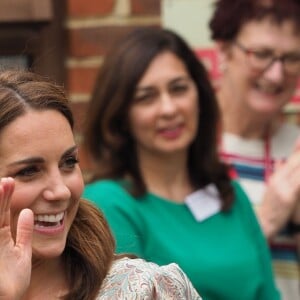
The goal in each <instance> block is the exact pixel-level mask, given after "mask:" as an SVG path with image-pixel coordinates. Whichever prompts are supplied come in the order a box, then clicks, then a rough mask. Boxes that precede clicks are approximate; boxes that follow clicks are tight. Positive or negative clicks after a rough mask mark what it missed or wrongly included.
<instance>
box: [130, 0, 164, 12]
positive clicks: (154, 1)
mask: <svg viewBox="0 0 300 300" xmlns="http://www.w3.org/2000/svg"><path fill="white" fill-rule="evenodd" d="M130 1H131V13H132V14H133V15H160V3H161V1H160V0H130Z"/></svg>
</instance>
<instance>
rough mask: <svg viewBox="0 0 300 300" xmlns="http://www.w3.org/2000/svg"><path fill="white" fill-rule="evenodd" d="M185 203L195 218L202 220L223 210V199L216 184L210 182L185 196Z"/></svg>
mask: <svg viewBox="0 0 300 300" xmlns="http://www.w3.org/2000/svg"><path fill="white" fill-rule="evenodd" d="M185 204H186V205H187V207H188V208H189V210H190V211H191V213H192V214H193V216H194V218H195V219H196V220H197V221H199V222H201V221H203V220H205V219H207V218H209V217H211V216H213V215H215V214H217V213H218V212H219V211H220V210H221V199H220V195H219V192H218V190H217V188H216V186H215V185H214V184H212V183H211V184H209V185H207V186H206V187H204V188H203V189H200V190H198V191H196V192H194V193H192V194H190V195H188V196H187V197H186V198H185Z"/></svg>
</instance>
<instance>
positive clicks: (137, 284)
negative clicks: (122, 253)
mask: <svg viewBox="0 0 300 300" xmlns="http://www.w3.org/2000/svg"><path fill="white" fill-rule="evenodd" d="M98 299H99V300H105V299H187V300H191V299H192V300H194V299H195V300H196V299H201V298H200V296H199V295H198V294H197V292H196V290H195V289H194V287H193V286H192V284H191V282H190V281H189V279H188V278H187V276H186V275H185V274H184V272H183V271H182V270H181V269H180V268H179V266H178V265H177V264H174V263H172V264H169V265H166V266H158V265H157V264H154V263H150V262H146V261H145V260H143V259H138V258H136V259H130V258H127V257H126V258H122V259H118V260H116V261H115V262H114V263H113V265H112V267H111V269H110V271H109V273H108V275H107V276H106V278H105V280H104V282H103V284H102V287H101V291H100V294H99V297H98Z"/></svg>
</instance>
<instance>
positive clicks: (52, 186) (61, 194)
mask: <svg viewBox="0 0 300 300" xmlns="http://www.w3.org/2000/svg"><path fill="white" fill-rule="evenodd" d="M43 196H44V198H45V199H46V200H54V201H63V200H68V199H69V198H70V197H71V192H70V190H69V188H68V186H67V185H66V183H65V181H64V178H63V177H62V176H61V175H56V176H52V177H51V178H49V180H48V182H47V186H46V188H45V190H44V192H43Z"/></svg>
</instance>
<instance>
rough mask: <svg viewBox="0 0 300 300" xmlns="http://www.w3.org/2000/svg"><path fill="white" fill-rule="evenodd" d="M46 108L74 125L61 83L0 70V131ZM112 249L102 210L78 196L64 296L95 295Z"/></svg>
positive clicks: (68, 245) (66, 252) (80, 298)
mask: <svg viewBox="0 0 300 300" xmlns="http://www.w3.org/2000/svg"><path fill="white" fill-rule="evenodd" d="M48 109H53V110H56V111H58V112H60V113H61V114H63V115H64V116H65V118H66V119H67V120H68V122H69V124H70V126H71V128H73V116H72V112H71V110H70V107H69V104H68V100H67V97H66V95H65V93H64V90H63V89H62V88H61V87H60V86H58V85H56V84H54V83H52V82H50V81H48V80H47V79H45V78H43V77H41V76H39V75H37V74H34V73H31V72H26V71H24V72H23V71H3V72H1V73H0V132H1V130H3V128H5V126H8V125H9V124H10V123H11V122H13V121H14V120H15V119H16V118H18V117H19V116H22V115H24V114H26V112H27V111H28V110H40V111H42V110H48ZM49 122H51V120H49ZM58 138H59V137H58ZM0 159H1V158H0ZM114 249H115V242H114V239H113V237H112V234H111V232H110V230H109V227H108V224H107V222H106V220H105V219H104V217H103V215H102V213H101V212H100V211H99V210H98V209H97V208H96V207H94V206H93V205H92V204H91V203H89V202H88V201H86V200H83V199H81V200H80V202H79V208H78V211H77V214H76V216H75V219H74V222H73V224H72V226H71V228H70V231H69V234H68V238H67V243H66V248H65V249H64V252H63V254H62V255H63V261H64V263H65V270H66V274H67V279H68V283H69V293H68V294H67V295H66V296H65V297H64V299H68V300H71V299H77V300H91V299H95V298H96V296H97V294H98V293H99V290H100V287H101V284H102V281H103V279H104V278H105V276H106V274H107V272H108V270H109V267H110V265H111V263H112V261H113V259H114Z"/></svg>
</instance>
